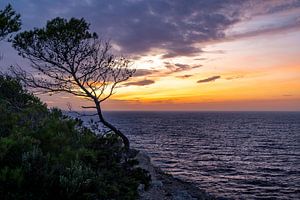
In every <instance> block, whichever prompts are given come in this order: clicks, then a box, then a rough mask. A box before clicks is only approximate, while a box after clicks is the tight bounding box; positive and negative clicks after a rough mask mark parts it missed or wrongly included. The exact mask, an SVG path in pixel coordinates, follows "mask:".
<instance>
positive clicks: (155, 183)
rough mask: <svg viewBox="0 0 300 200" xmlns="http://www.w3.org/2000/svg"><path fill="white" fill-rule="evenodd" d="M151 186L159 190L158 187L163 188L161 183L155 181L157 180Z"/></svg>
mask: <svg viewBox="0 0 300 200" xmlns="http://www.w3.org/2000/svg"><path fill="white" fill-rule="evenodd" d="M152 186H153V187H158V188H160V187H162V186H163V183H162V182H161V181H157V180H156V181H152Z"/></svg>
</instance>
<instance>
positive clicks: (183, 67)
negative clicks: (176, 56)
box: [164, 62, 202, 73]
mask: <svg viewBox="0 0 300 200" xmlns="http://www.w3.org/2000/svg"><path fill="white" fill-rule="evenodd" d="M164 63H165V67H166V68H167V69H168V70H169V73H175V72H182V71H188V70H191V69H195V68H198V67H201V66H202V65H188V64H182V63H175V64H172V63H170V62H164Z"/></svg>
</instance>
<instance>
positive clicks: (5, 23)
mask: <svg viewBox="0 0 300 200" xmlns="http://www.w3.org/2000/svg"><path fill="white" fill-rule="evenodd" d="M20 28H21V20H20V15H19V14H16V12H15V11H14V10H13V8H12V6H11V5H10V4H8V5H7V6H6V7H5V8H4V10H0V40H4V39H5V38H6V36H7V35H9V34H10V33H13V32H16V31H18V30H20Z"/></svg>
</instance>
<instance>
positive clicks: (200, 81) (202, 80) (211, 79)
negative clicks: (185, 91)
mask: <svg viewBox="0 0 300 200" xmlns="http://www.w3.org/2000/svg"><path fill="white" fill-rule="evenodd" d="M219 78H221V76H212V77H209V78H206V79H201V80H199V81H197V83H207V82H211V81H215V80H217V79H219Z"/></svg>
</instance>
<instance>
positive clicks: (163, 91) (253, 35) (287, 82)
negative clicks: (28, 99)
mask: <svg viewBox="0 0 300 200" xmlns="http://www.w3.org/2000/svg"><path fill="white" fill-rule="evenodd" d="M8 3H11V4H12V6H13V7H14V9H15V10H16V11H17V12H18V13H20V14H21V18H22V23H23V25H22V30H29V29H32V28H34V27H43V26H44V25H45V24H46V21H47V20H50V19H52V18H55V17H58V16H59V17H64V18H68V19H69V18H70V17H76V18H81V17H83V18H85V19H86V20H87V21H88V22H90V24H91V30H92V31H95V32H97V33H98V35H100V36H101V37H103V38H105V39H109V40H110V41H111V43H112V45H113V48H114V52H115V53H117V54H120V55H124V56H126V57H127V58H129V59H131V60H132V61H133V64H132V67H133V68H136V69H137V71H136V73H135V75H134V77H132V78H131V79H130V80H129V81H128V82H127V83H125V84H124V86H123V87H120V88H118V89H117V90H116V94H115V95H113V96H112V97H111V98H110V99H109V100H108V101H106V102H105V103H104V105H103V106H104V109H106V110H189V111H300V0H120V1H112V0H48V1H46V0H15V1H6V0H4V1H3V0H1V1H0V9H2V8H4V6H5V5H7V4H8ZM0 47H1V53H2V55H3V59H2V61H1V65H2V66H1V67H2V68H3V69H5V66H9V65H19V66H22V67H24V68H25V69H27V68H28V66H29V63H28V62H27V61H26V60H23V59H21V58H20V57H19V56H18V55H17V53H16V51H15V50H14V49H13V48H11V47H10V44H9V43H1V44H0ZM40 97H41V99H42V100H43V101H45V102H46V103H47V104H48V105H49V106H50V107H53V106H54V107H60V108H62V109H65V108H66V107H67V104H68V103H71V105H72V107H73V109H80V106H81V105H86V104H87V103H86V100H85V99H82V98H77V97H74V96H70V95H66V94H59V95H55V96H49V95H42V96H40Z"/></svg>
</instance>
